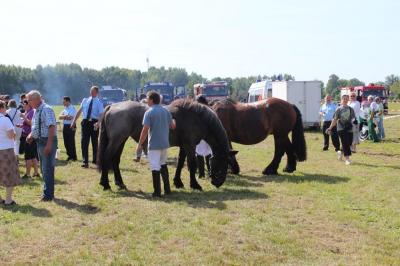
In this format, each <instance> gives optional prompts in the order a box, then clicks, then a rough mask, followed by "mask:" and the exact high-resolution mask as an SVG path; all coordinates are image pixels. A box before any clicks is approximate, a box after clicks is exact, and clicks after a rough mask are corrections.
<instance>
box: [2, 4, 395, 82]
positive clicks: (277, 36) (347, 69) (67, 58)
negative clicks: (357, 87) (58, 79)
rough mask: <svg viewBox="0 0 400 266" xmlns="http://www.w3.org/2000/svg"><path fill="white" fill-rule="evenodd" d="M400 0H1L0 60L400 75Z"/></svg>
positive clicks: (242, 72)
mask: <svg viewBox="0 0 400 266" xmlns="http://www.w3.org/2000/svg"><path fill="white" fill-rule="evenodd" d="M399 10H400V1H391V0H386V1H385V0H381V1H358V0H347V1H342V0H338V1H315V0H303V1H294V0H281V1H256V0H247V1H239V0H229V1H225V0H220V1H218V0H214V1H209V0H204V1H183V0H169V1H159V0H146V1H124V0H113V1H99V0H98V1H83V0H81V1H77V0H69V1H64V0H59V1H50V0H36V1H21V0H14V1H2V3H1V6H0V38H1V39H0V64H15V65H22V66H28V67H35V66H36V65H37V64H42V65H46V64H51V65H54V64H56V63H70V62H75V63H78V64H80V65H81V66H84V67H91V68H96V69H101V68H103V67H106V66H111V65H114V66H119V67H127V68H131V69H140V70H146V57H147V56H148V57H149V59H150V65H152V66H157V67H159V66H166V67H182V68H186V69H187V70H188V72H189V73H190V72H191V71H194V72H197V73H199V74H202V75H203V76H206V77H208V78H212V77H216V76H222V77H224V76H230V77H239V76H249V75H259V74H260V75H263V74H267V75H268V74H274V73H290V74H292V75H294V76H295V77H296V79H297V80H312V79H321V80H323V81H326V80H327V79H328V76H329V75H330V74H332V73H335V74H337V75H339V77H341V78H352V77H357V78H359V79H361V80H363V81H365V82H373V81H378V80H384V78H385V76H387V75H389V74H392V73H393V74H400V52H399V50H400V48H399V47H400V30H399V29H400V18H399V17H398V15H399Z"/></svg>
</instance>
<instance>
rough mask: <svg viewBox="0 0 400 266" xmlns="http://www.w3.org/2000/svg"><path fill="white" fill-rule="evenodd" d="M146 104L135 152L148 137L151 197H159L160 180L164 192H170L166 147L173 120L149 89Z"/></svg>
mask: <svg viewBox="0 0 400 266" xmlns="http://www.w3.org/2000/svg"><path fill="white" fill-rule="evenodd" d="M147 104H148V106H149V107H150V108H149V109H148V110H147V111H146V113H145V114H144V117H143V129H142V132H141V134H140V139H139V144H138V147H137V153H139V152H140V150H141V148H142V145H143V144H144V142H145V141H146V139H147V137H148V155H147V158H148V160H149V163H150V168H151V174H152V177H153V188H154V193H153V197H161V180H160V174H161V177H162V180H163V183H164V193H165V194H170V193H171V188H170V185H169V175H168V167H167V163H166V160H167V149H168V148H169V129H175V127H176V124H175V120H173V119H172V115H171V113H170V112H169V111H168V110H167V109H165V108H164V107H162V106H161V105H160V94H158V93H157V92H154V91H151V92H149V93H148V94H147Z"/></svg>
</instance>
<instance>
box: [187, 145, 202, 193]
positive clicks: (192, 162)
mask: <svg viewBox="0 0 400 266" xmlns="http://www.w3.org/2000/svg"><path fill="white" fill-rule="evenodd" d="M187 161H188V165H189V172H190V187H191V188H192V189H197V190H203V188H202V187H201V186H200V184H199V183H198V182H197V180H196V170H197V162H196V155H195V154H194V152H189V153H188V156H187Z"/></svg>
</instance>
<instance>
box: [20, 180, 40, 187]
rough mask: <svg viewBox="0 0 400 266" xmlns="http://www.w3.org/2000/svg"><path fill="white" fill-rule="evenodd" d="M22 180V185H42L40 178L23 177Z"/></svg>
mask: <svg viewBox="0 0 400 266" xmlns="http://www.w3.org/2000/svg"><path fill="white" fill-rule="evenodd" d="M21 180H22V185H23V186H31V187H37V186H40V185H41V184H40V180H39V179H32V178H26V179H25V178H23V179H21Z"/></svg>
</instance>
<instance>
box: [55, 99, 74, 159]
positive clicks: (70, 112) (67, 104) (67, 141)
mask: <svg viewBox="0 0 400 266" xmlns="http://www.w3.org/2000/svg"><path fill="white" fill-rule="evenodd" d="M63 105H64V110H63V111H62V112H61V114H60V115H59V117H58V118H59V119H61V120H63V121H64V123H63V124H64V127H63V138H64V146H65V149H66V151H67V155H68V158H67V161H70V160H72V161H76V160H77V156H76V148H75V132H76V130H75V128H71V123H72V119H74V117H75V115H76V109H75V107H74V106H73V105H72V104H71V98H70V97H68V96H64V98H63Z"/></svg>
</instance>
